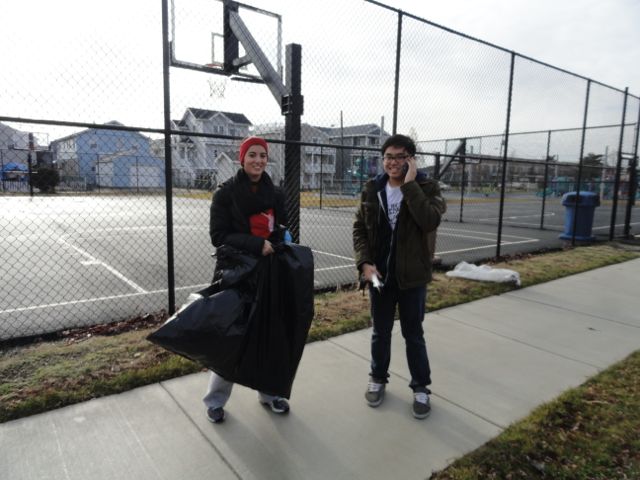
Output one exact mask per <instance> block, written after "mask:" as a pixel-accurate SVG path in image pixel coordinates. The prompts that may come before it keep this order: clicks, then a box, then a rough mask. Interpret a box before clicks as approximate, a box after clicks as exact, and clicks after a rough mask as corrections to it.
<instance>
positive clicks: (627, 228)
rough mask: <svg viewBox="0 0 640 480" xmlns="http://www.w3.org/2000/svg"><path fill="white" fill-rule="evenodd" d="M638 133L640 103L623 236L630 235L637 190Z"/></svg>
mask: <svg viewBox="0 0 640 480" xmlns="http://www.w3.org/2000/svg"><path fill="white" fill-rule="evenodd" d="M639 133H640V105H638V119H637V120H636V133H635V136H634V139H633V152H632V154H631V155H632V158H631V159H629V189H628V190H629V198H627V211H626V212H625V216H624V236H625V237H626V238H629V237H630V236H631V208H632V207H633V205H635V204H636V192H637V191H638V134H639Z"/></svg>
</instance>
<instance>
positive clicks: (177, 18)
mask: <svg viewBox="0 0 640 480" xmlns="http://www.w3.org/2000/svg"><path fill="white" fill-rule="evenodd" d="M158 3H159V2H155V1H152V0H140V1H138V2H128V3H126V4H125V3H124V2H122V3H120V2H118V1H116V2H111V4H109V5H95V6H94V7H92V8H94V10H93V11H91V12H88V11H87V12H84V13H77V12H76V14H75V15H68V16H65V15H62V16H60V15H57V16H56V18H57V19H58V20H57V21H56V22H55V24H53V23H50V22H49V23H46V22H45V23H43V24H41V25H39V27H38V29H37V31H38V35H39V38H46V39H47V41H46V42H37V43H38V49H37V52H35V51H34V50H33V48H32V46H33V41H32V40H33V39H32V38H31V37H30V35H32V32H30V31H29V30H28V29H24V28H20V25H21V23H20V21H19V19H20V18H31V17H32V16H31V15H30V12H27V11H23V12H22V13H21V12H20V9H21V8H22V9H27V8H28V6H20V5H18V6H16V9H14V10H13V11H14V12H15V13H14V15H15V16H16V17H15V18H5V24H6V28H3V29H2V31H0V38H1V39H2V43H3V45H5V46H6V48H4V49H3V50H2V52H1V53H0V59H2V60H3V62H2V64H3V65H5V66H7V67H8V68H4V69H3V70H2V72H0V88H1V89H2V91H3V102H2V105H1V106H0V171H1V174H0V175H1V176H0V232H1V233H0V239H1V240H2V241H1V245H2V248H1V249H0V278H2V279H3V282H2V283H1V285H0V298H1V299H2V301H1V302H0V341H2V340H6V339H10V338H16V337H24V336H30V335H40V334H43V333H47V332H55V331H59V330H63V329H68V328H72V327H77V326H82V325H90V324H97V323H103V322H111V321H115V320H119V319H122V318H126V317H131V316H135V315H142V314H145V313H146V312H152V311H153V312H155V311H159V310H162V309H165V310H167V311H173V310H174V309H175V307H176V304H178V305H179V304H180V303H181V302H182V301H183V300H184V299H185V298H186V296H187V295H188V294H189V293H190V292H191V291H193V290H195V289H198V288H200V287H201V286H204V285H206V284H207V283H208V282H209V281H210V279H211V276H212V272H213V267H214V259H213V258H212V257H211V254H212V253H213V247H212V246H211V243H210V239H209V232H208V225H209V206H210V200H211V195H212V191H213V190H214V189H215V187H216V186H217V185H219V184H220V183H221V182H223V181H224V180H226V179H227V178H229V177H230V176H231V175H233V174H234V173H235V171H236V170H237V169H238V167H239V163H238V160H237V149H238V145H239V143H240V141H241V140H242V138H244V137H245V136H246V135H248V134H258V135H263V136H264V137H266V138H267V139H268V141H269V147H270V148H269V156H270V161H269V166H268V169H267V170H268V172H269V174H270V175H271V176H272V178H273V179H274V182H275V183H276V184H278V185H281V186H282V187H283V188H284V189H285V192H286V195H287V206H288V209H289V213H290V217H291V218H292V219H293V221H292V224H291V225H290V228H291V230H292V231H293V232H294V233H295V236H296V237H298V238H299V240H300V242H302V243H304V244H307V245H309V246H310V247H311V248H312V249H313V251H314V255H315V262H316V273H315V281H316V288H317V289H327V288H335V287H336V286H338V285H346V284H352V283H353V282H354V281H355V270H354V266H353V252H352V246H351V245H352V243H351V242H352V240H351V227H352V221H353V214H354V211H355V208H356V205H357V202H358V199H359V192H360V191H361V190H362V187H363V185H364V183H365V182H366V181H367V180H368V179H369V178H371V177H372V176H375V175H376V174H378V173H380V172H381V161H380V158H381V154H380V151H379V150H380V146H381V145H382V143H383V142H384V140H385V139H386V138H387V137H388V136H389V135H390V134H392V133H396V132H399V133H405V134H408V135H410V136H412V137H413V138H414V139H415V140H416V141H417V144H418V150H419V153H418V160H419V166H420V168H421V169H423V170H424V171H425V172H427V173H428V174H429V175H432V176H433V177H436V178H439V180H440V182H441V186H442V189H443V192H444V195H445V197H446V198H447V200H448V211H447V214H446V217H445V219H444V221H443V223H442V225H441V227H440V229H439V232H438V240H437V254H438V255H439V256H440V257H441V258H442V261H443V263H444V264H445V265H454V264H456V263H457V262H459V261H461V260H467V261H480V260H485V259H490V258H494V257H497V256H501V255H508V254H516V253H521V252H527V251H536V250H541V249H545V248H558V247H560V246H562V245H564V244H565V243H567V242H572V243H575V239H569V240H567V239H560V238H558V237H559V235H560V234H561V233H564V232H565V231H566V230H567V224H566V212H567V209H568V208H571V206H567V205H563V195H564V194H565V193H567V192H570V191H578V192H586V191H588V192H594V193H596V194H597V195H598V198H599V200H600V205H599V206H598V207H597V208H596V209H595V212H594V217H593V234H594V236H595V237H596V238H597V239H598V240H600V239H602V240H606V239H612V238H616V237H625V236H629V235H632V234H633V232H637V230H638V225H640V216H639V214H638V211H637V209H636V208H635V202H636V200H637V197H638V132H639V128H638V126H639V124H640V98H638V97H637V96H635V95H632V94H631V93H629V92H628V90H626V89H619V88H615V87H612V86H609V85H604V84H602V83H600V82H598V81H596V80H594V79H589V78H585V77H583V76H581V75H578V74H575V73H572V72H568V71H566V70H564V69H562V68H558V67H555V66H552V65H548V64H546V63H544V62H541V61H538V60H536V59H532V58H529V57H526V56H524V55H520V54H518V53H516V52H512V51H511V50H508V49H505V48H503V47H500V46H496V45H492V44H490V43H488V42H484V41H482V40H480V39H476V38H473V37H470V36H468V35H465V34H463V33H461V32H456V31H453V30H451V29H448V28H446V27H444V26H441V25H437V24H434V23H433V22H430V21H429V20H427V19H424V18H420V17H417V16H415V15H412V14H410V13H408V12H403V11H400V10H398V9H395V8H392V7H389V6H387V5H384V4H382V3H380V2H377V1H372V0H368V1H367V2H364V3H362V2H338V1H337V0H327V1H324V2H297V3H292V4H291V5H287V6H282V8H286V9H287V12H286V15H284V14H283V15H268V16H264V15H260V11H259V9H253V10H251V9H250V8H248V7H246V6H242V5H238V16H239V17H240V18H244V19H245V20H244V21H246V26H247V29H248V31H249V32H250V33H251V35H252V36H253V37H254V40H255V44H256V45H257V46H258V47H260V48H261V49H262V51H263V53H264V56H265V58H267V60H268V61H269V62H270V63H271V65H272V71H273V72H276V74H277V75H281V80H282V82H281V83H282V84H283V85H282V86H281V87H282V88H280V87H278V86H276V87H274V86H273V85H269V84H268V82H267V85H265V82H264V78H265V76H264V72H261V71H260V69H256V67H255V63H254V64H253V65H251V64H249V65H245V66H240V65H236V66H233V65H232V66H231V67H233V68H236V67H237V68H236V74H234V75H230V76H229V75H226V76H225V75H216V74H215V73H216V69H219V68H222V67H223V66H224V68H227V67H229V65H227V66H225V62H227V63H229V59H228V58H227V56H225V55H224V51H223V52H222V54H220V52H218V51H217V49H219V47H220V40H221V38H220V36H221V35H222V36H224V31H225V28H226V27H225V25H224V22H223V17H224V15H225V13H224V11H223V3H222V2H210V1H208V0H206V1H205V0H195V1H194V0H171V1H170V0H164V1H163V2H162V8H160V6H159V5H158ZM256 3H260V2H256ZM212 4H213V6H212ZM227 4H228V5H234V4H235V3H234V2H227ZM42 8H43V9H45V10H46V9H49V8H53V7H52V6H44V5H43V6H42ZM55 8H56V11H55V12H53V11H52V12H51V13H52V15H53V14H54V13H59V12H60V11H65V10H67V9H68V10H71V9H73V8H74V6H73V4H71V3H68V4H66V3H65V2H64V1H62V2H56V6H55ZM331 9H332V11H333V12H335V13H336V14H335V15H333V16H332V25H331V28H332V29H334V30H335V31H338V32H351V33H352V35H350V41H349V42H344V41H343V37H342V36H340V35H337V36H332V37H328V36H321V37H320V38H319V37H318V35H317V28H315V27H314V28H311V26H310V24H309V28H295V29H294V28H291V29H288V30H287V29H284V30H283V29H282V22H284V24H285V26H286V25H287V22H297V23H299V24H301V25H302V26H303V27H306V26H307V23H308V22H310V20H309V19H312V18H320V16H321V15H322V14H323V12H324V11H326V10H331ZM43 13H44V12H43ZM277 13H283V12H277ZM123 14H126V15H127V17H128V18H129V19H130V21H131V24H132V25H135V29H133V30H134V32H132V35H133V36H132V37H128V35H129V33H128V32H125V31H123V30H122V29H121V28H120V25H121V18H122V15H123ZM44 17H45V18H46V15H44ZM92 18H100V19H101V21H100V23H96V22H95V21H93V20H92ZM234 18H235V17H234ZM78 20H80V21H78ZM233 21H236V22H237V20H233ZM79 25H80V27H79ZM289 25H292V24H291V23H289ZM87 26H90V27H87ZM228 28H231V27H228ZM283 31H284V32H287V31H289V32H294V37H292V38H290V39H289V38H286V36H285V37H284V38H283ZM114 32H119V34H118V35H114ZM291 42H295V43H291ZM285 43H286V44H287V46H286V47H283V44H285ZM372 46H375V48H373V47H372ZM245 53H246V52H245ZM283 53H284V54H285V57H286V59H288V60H289V65H288V66H287V65H283V63H286V61H285V62H283V60H282V58H283ZM240 54H241V52H238V55H240ZM220 55H222V56H220ZM34 56H35V57H37V59H39V61H34ZM296 61H297V62H299V63H297V65H298V66H301V70H296V67H295V65H296ZM285 67H286V68H285ZM263 70H264V69H263ZM269 71H270V72H271V70H269ZM217 73H220V71H219V70H218V71H217ZM300 77H301V78H302V82H300ZM233 78H235V80H234V79H233ZM296 85H297V87H298V89H299V88H300V85H301V90H300V91H298V90H296V89H295V86H296ZM283 89H284V90H283ZM274 92H276V93H274ZM280 94H283V95H282V97H281V98H280V99H278V98H277V96H278V95H280ZM274 97H276V100H277V101H276V102H274ZM303 97H304V102H303V101H302V100H303ZM303 103H304V110H303V111H302V106H303V105H302V104H303ZM574 208H575V205H574ZM580 215H582V213H581V210H580V209H578V213H577V214H576V215H574V217H573V222H574V225H573V227H575V226H576V222H580V221H581V217H580ZM573 231H574V232H575V228H574V229H573Z"/></svg>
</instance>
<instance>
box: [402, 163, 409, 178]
mask: <svg viewBox="0 0 640 480" xmlns="http://www.w3.org/2000/svg"><path fill="white" fill-rule="evenodd" d="M408 171H409V162H408V161H407V163H405V164H404V165H403V166H402V174H403V175H406V174H407V172H408Z"/></svg>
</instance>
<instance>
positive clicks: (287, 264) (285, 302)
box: [223, 244, 314, 398]
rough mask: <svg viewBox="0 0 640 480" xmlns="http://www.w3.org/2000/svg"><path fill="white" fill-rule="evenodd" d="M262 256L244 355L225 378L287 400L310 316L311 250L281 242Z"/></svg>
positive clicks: (311, 292) (302, 349)
mask: <svg viewBox="0 0 640 480" xmlns="http://www.w3.org/2000/svg"><path fill="white" fill-rule="evenodd" d="M265 260H266V261H267V262H268V263H267V268H264V269H261V270H260V271H259V273H258V277H259V279H258V286H257V298H256V300H257V302H256V306H255V309H254V310H253V318H252V319H251V321H250V327H249V329H248V331H247V338H246V345H245V350H244V353H243V354H242V356H241V358H240V362H239V364H238V366H237V369H236V371H235V372H234V374H233V375H232V376H231V377H225V378H226V379H227V380H230V381H233V382H235V383H240V384H242V385H245V386H248V387H251V388H254V389H256V390H259V391H261V392H264V393H268V394H271V395H277V396H280V397H285V398H290V396H291V388H292V386H293V380H294V378H295V375H296V371H297V369H298V365H299V363H300V359H301V358H302V353H303V351H304V346H305V344H306V341H307V335H308V333H309V328H310V326H311V321H312V320H313V311H314V310H313V253H312V252H311V249H309V248H308V247H304V246H300V245H294V244H286V245H284V244H283V245H279V246H277V248H276V253H275V254H274V255H270V256H269V257H266V259H265ZM223 376H224V375H223Z"/></svg>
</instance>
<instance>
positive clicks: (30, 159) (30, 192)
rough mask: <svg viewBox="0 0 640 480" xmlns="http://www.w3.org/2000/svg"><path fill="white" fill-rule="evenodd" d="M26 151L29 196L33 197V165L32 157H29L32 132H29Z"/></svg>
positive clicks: (31, 148)
mask: <svg viewBox="0 0 640 480" xmlns="http://www.w3.org/2000/svg"><path fill="white" fill-rule="evenodd" d="M27 148H28V151H27V163H28V164H29V196H30V197H31V198H33V167H32V165H31V162H32V161H33V159H32V158H31V152H32V151H33V133H29V145H28V147H27Z"/></svg>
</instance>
